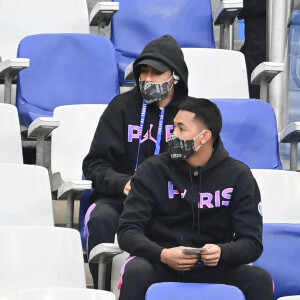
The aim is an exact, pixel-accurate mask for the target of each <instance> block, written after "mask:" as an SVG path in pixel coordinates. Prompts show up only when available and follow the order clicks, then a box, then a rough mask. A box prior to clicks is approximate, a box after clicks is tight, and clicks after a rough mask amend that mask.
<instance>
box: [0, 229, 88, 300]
mask: <svg viewBox="0 0 300 300" xmlns="http://www.w3.org/2000/svg"><path fill="white" fill-rule="evenodd" d="M0 235H1V240H2V245H1V255H0V282H1V289H0V297H1V299H8V300H14V299H17V295H18V292H19V291H20V290H23V289H30V288H39V287H45V288H47V287H70V288H71V287H73V288H75V287H76V288H85V287H86V282H85V273H84V262H83V256H82V248H81V242H80V236H79V233H78V231H76V230H74V229H67V228H57V227H45V226H39V227H35V226H24V227H23V226H12V227H6V226H3V227H0Z"/></svg>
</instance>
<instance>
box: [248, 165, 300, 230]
mask: <svg viewBox="0 0 300 300" xmlns="http://www.w3.org/2000/svg"><path fill="white" fill-rule="evenodd" d="M252 173H253V175H254V177H255V179H256V181H257V184H258V186H259V189H260V193H261V199H262V214H263V221H264V223H299V224H300V214H299V211H300V190H299V186H300V173H299V172H293V171H284V170H267V169H265V170H262V169H256V170H254V169H252Z"/></svg>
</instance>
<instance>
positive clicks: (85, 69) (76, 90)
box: [17, 34, 119, 127]
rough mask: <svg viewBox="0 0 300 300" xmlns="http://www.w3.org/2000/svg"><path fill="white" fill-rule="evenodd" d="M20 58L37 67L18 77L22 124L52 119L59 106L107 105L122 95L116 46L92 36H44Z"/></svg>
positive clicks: (24, 45)
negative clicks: (35, 120) (43, 118)
mask: <svg viewBox="0 0 300 300" xmlns="http://www.w3.org/2000/svg"><path fill="white" fill-rule="evenodd" d="M18 57H26V58H30V61H31V66H30V68H27V69H26V70H24V71H22V72H21V73H20V74H19V76H18V90H17V108H18V111H19V117H20V124H21V125H23V126H25V127H28V126H29V124H30V123H31V122H32V121H33V120H34V119H36V118H38V117H49V116H52V113H53V110H54V108H55V107H57V106H61V105H70V104H99V103H102V104H107V103H108V102H109V101H110V100H111V99H112V98H113V97H114V96H116V95H117V94H118V93H119V83H118V77H117V61H116V54H115V50H114V48H113V45H112V43H111V41H110V40H109V39H107V38H105V37H103V36H98V35H91V34H40V35H32V36H28V37H26V38H24V39H23V40H22V41H21V43H20V45H19V49H18Z"/></svg>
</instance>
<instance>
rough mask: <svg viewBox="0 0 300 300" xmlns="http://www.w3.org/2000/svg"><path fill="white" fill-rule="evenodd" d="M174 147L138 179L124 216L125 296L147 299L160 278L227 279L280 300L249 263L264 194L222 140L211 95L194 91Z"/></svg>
mask: <svg viewBox="0 0 300 300" xmlns="http://www.w3.org/2000/svg"><path fill="white" fill-rule="evenodd" d="M174 126H175V129H174V132H173V134H171V136H170V137H169V149H168V153H164V154H161V155H158V156H156V157H152V158H149V159H148V160H147V161H145V162H144V163H143V164H142V165H141V166H140V168H139V169H138V171H137V172H136V173H135V175H134V176H133V178H132V180H131V191H130V193H129V195H128V197H127V199H126V201H125V206H124V211H123V213H122V215H121V218H120V223H119V228H118V240H119V245H120V247H121V248H122V249H123V250H125V251H127V252H129V253H130V254H131V255H132V256H133V255H134V256H135V257H134V258H131V259H130V260H128V262H127V264H126V265H125V267H124V270H125V271H124V274H123V277H122V282H123V284H122V286H121V290H120V298H119V300H131V299H135V300H142V299H145V294H146V291H147V289H148V287H149V286H150V285H151V284H153V283H156V282H165V281H179V282H200V283H222V284H228V285H234V286H236V287H238V288H239V289H241V290H242V292H243V293H244V295H245V297H246V299H247V300H273V299H274V297H273V284H272V278H271V276H270V275H269V273H267V272H266V271H265V270H263V269H261V268H257V267H253V266H249V265H248V264H249V263H251V262H253V261H255V260H256V259H257V258H258V257H259V256H260V255H261V253H262V249H263V246H262V216H261V215H260V210H259V207H260V201H261V200H260V192H259V189H258V186H257V184H256V181H255V179H254V178H253V176H252V173H251V171H250V169H249V168H248V167H247V166H246V165H245V164H243V163H242V162H240V161H237V160H235V159H233V158H231V157H230V156H229V155H228V152H227V151H226V150H225V148H224V146H223V143H222V141H221V138H220V135H219V134H220V131H221V128H222V117H221V113H220V111H219V109H218V107H217V106H216V105H215V104H214V103H213V102H211V101H209V100H207V99H197V98H192V97H187V98H186V100H185V101H183V102H182V103H181V104H180V106H179V112H178V113H177V115H176V116H175V118H174Z"/></svg>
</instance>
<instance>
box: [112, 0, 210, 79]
mask: <svg viewBox="0 0 300 300" xmlns="http://www.w3.org/2000/svg"><path fill="white" fill-rule="evenodd" d="M118 2H119V3H120V9H119V11H118V12H117V13H116V14H115V15H114V17H113V19H112V28H111V40H112V42H113V44H114V47H115V49H116V52H117V57H118V63H119V80H120V82H121V83H125V82H124V72H125V69H126V67H127V66H128V65H129V64H130V63H131V62H133V61H134V60H135V58H136V57H137V56H138V55H139V54H140V53H141V51H142V50H143V48H144V46H145V45H146V44H147V43H149V42H150V41H152V40H154V39H156V38H159V37H160V36H163V35H165V34H171V35H173V36H174V38H175V39H176V40H177V41H178V43H179V45H180V46H181V47H206V48H214V47H215V43H214V37H213V26H212V22H213V20H212V10H211V1H210V0H204V1H197V0H193V1H189V2H188V4H187V3H186V2H184V1H179V0H172V1H161V0H154V1H151V5H149V2H147V1H140V0H136V1H134V0H121V1H118Z"/></svg>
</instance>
